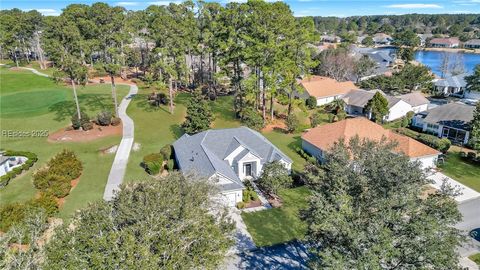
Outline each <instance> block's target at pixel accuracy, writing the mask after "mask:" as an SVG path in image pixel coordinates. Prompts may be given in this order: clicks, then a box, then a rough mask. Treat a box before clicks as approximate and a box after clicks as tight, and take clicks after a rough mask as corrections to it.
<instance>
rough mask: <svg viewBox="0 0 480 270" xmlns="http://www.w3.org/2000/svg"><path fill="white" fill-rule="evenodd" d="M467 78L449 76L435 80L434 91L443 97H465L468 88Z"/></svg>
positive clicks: (460, 75) (463, 75) (463, 76)
mask: <svg viewBox="0 0 480 270" xmlns="http://www.w3.org/2000/svg"><path fill="white" fill-rule="evenodd" d="M465 76H467V74H459V75H455V76H451V75H448V76H446V77H445V78H444V79H435V80H434V81H433V84H434V91H435V92H437V94H441V95H443V96H457V97H463V95H464V94H465V89H466V87H467V82H466V81H465Z"/></svg>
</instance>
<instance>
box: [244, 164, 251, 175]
mask: <svg viewBox="0 0 480 270" xmlns="http://www.w3.org/2000/svg"><path fill="white" fill-rule="evenodd" d="M243 171H244V172H245V176H252V164H250V163H248V164H245V165H243Z"/></svg>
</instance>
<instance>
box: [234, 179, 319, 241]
mask: <svg viewBox="0 0 480 270" xmlns="http://www.w3.org/2000/svg"><path fill="white" fill-rule="evenodd" d="M279 195H280V197H281V198H282V199H283V205H282V207H280V208H273V209H269V210H264V211H258V212H252V213H242V218H243V221H244V222H245V224H246V225H247V230H248V232H249V233H250V234H251V235H252V237H253V240H254V242H255V244H256V245H257V246H271V245H275V244H279V243H284V242H288V241H291V240H294V239H303V238H304V237H305V233H306V231H307V226H306V224H305V223H304V222H303V221H302V220H301V219H300V211H301V210H302V209H305V208H306V207H307V204H308V197H309V195H310V190H309V189H308V188H306V187H304V186H303V187H297V188H292V189H285V190H283V191H281V192H280V194H279Z"/></svg>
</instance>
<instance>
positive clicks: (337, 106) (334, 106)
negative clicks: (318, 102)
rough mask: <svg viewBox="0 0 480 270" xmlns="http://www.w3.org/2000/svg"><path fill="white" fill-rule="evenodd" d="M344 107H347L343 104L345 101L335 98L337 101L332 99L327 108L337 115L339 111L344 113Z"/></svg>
mask: <svg viewBox="0 0 480 270" xmlns="http://www.w3.org/2000/svg"><path fill="white" fill-rule="evenodd" d="M345 106H347V104H346V103H345V101H344V100H343V99H341V98H337V99H334V100H333V101H332V102H331V103H330V104H329V105H328V107H329V108H330V110H332V111H334V112H335V115H337V114H338V113H339V112H341V111H345Z"/></svg>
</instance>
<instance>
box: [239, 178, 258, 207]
mask: <svg viewBox="0 0 480 270" xmlns="http://www.w3.org/2000/svg"><path fill="white" fill-rule="evenodd" d="M256 200H258V194H257V192H255V190H254V189H253V186H252V184H251V183H250V182H249V181H247V182H245V189H244V190H243V191H242V201H243V202H244V203H249V202H251V201H256ZM237 207H238V205H237Z"/></svg>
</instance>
